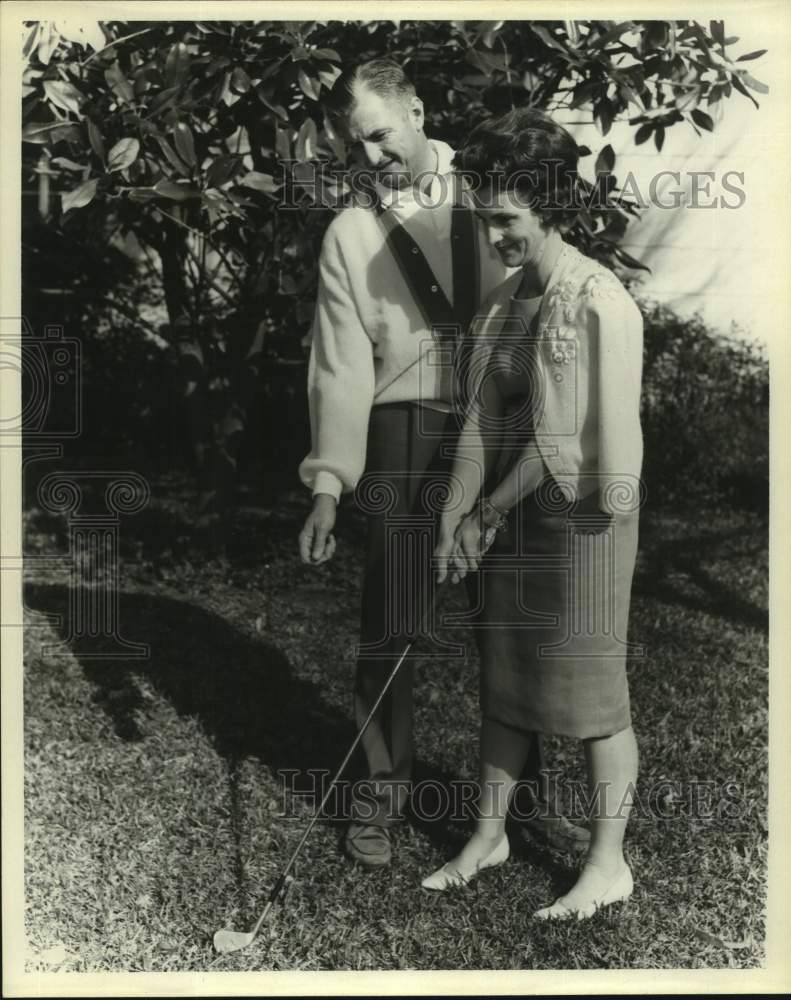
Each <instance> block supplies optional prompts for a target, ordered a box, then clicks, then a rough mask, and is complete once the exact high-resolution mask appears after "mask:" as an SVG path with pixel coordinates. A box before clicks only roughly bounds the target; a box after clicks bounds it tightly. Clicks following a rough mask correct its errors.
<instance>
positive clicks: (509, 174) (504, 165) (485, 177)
mask: <svg viewBox="0 0 791 1000" xmlns="http://www.w3.org/2000/svg"><path fill="white" fill-rule="evenodd" d="M578 160H579V149H578V147H577V143H576V142H575V140H574V138H573V137H572V135H571V134H570V133H569V132H568V131H567V130H566V129H565V128H564V127H563V126H562V125H561V124H560V123H559V122H556V121H554V120H553V119H552V118H550V116H549V115H547V114H545V113H544V112H543V111H539V110H537V109H536V108H514V109H513V110H511V111H508V112H507V113H506V114H503V115H499V116H498V117H496V118H489V119H487V120H486V121H483V122H481V123H480V124H479V125H477V126H476V127H475V128H474V129H473V130H472V132H471V133H470V134H469V136H468V137H467V139H466V140H465V141H464V142H463V143H462V144H461V147H460V148H459V150H458V152H457V153H456V156H455V157H454V160H453V166H454V167H455V168H456V169H457V170H459V171H461V172H462V173H465V174H467V175H468V176H470V177H471V178H473V177H475V178H478V182H479V183H481V182H482V183H483V185H484V186H488V187H491V189H492V191H493V192H494V193H497V192H503V191H512V192H513V193H515V194H516V195H518V196H520V200H524V198H525V197H526V198H527V200H528V201H529V202H530V207H531V208H532V209H533V211H534V212H535V213H536V215H538V216H539V218H540V219H541V221H542V222H543V223H544V224H545V225H551V226H554V227H557V228H561V229H562V228H564V227H565V226H567V225H569V224H570V223H571V222H573V221H574V219H575V218H576V216H577V210H578V207H579V206H578V204H577V196H578V191H579V189H580V186H581V184H582V182H581V180H580V177H579V174H578V172H577V163H578ZM582 186H583V187H584V185H582Z"/></svg>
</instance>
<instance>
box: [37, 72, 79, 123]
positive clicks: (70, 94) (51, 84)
mask: <svg viewBox="0 0 791 1000" xmlns="http://www.w3.org/2000/svg"><path fill="white" fill-rule="evenodd" d="M44 93H45V94H46V95H47V97H48V98H49V100H50V101H52V103H53V104H55V105H57V106H58V107H59V108H61V109H62V110H63V111H71V112H72V113H73V114H75V115H79V113H80V104H81V103H82V102H83V101H84V100H85V98H84V97H83V96H82V94H81V93H80V92H79V90H77V88H76V87H75V86H74V84H72V83H67V82H66V81H65V80H45V81H44Z"/></svg>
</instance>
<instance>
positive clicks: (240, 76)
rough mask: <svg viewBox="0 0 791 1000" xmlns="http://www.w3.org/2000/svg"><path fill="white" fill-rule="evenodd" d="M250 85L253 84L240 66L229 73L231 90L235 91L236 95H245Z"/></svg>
mask: <svg viewBox="0 0 791 1000" xmlns="http://www.w3.org/2000/svg"><path fill="white" fill-rule="evenodd" d="M252 85H253V82H252V80H251V79H250V77H249V76H248V75H247V73H245V71H244V70H243V69H242V67H241V66H237V67H236V69H235V70H234V71H233V73H231V89H232V90H235V91H236V93H237V94H246V93H247V91H248V90H249V89H250V88H251V87H252Z"/></svg>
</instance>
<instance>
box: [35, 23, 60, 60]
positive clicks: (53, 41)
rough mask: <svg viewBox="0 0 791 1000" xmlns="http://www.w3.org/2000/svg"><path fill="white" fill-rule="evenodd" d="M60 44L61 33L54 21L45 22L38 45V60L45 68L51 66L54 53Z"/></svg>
mask: <svg viewBox="0 0 791 1000" xmlns="http://www.w3.org/2000/svg"><path fill="white" fill-rule="evenodd" d="M59 43H60V32H59V31H58V29H57V28H56V27H55V25H54V23H53V22H52V21H45V22H44V26H43V28H42V31H41V40H40V41H39V43H38V52H37V55H38V58H39V61H40V62H42V63H43V64H44V65H45V66H49V61H50V59H51V58H52V53H53V52H54V51H55V49H56V48H57V47H58V44H59Z"/></svg>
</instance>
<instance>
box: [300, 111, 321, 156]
mask: <svg viewBox="0 0 791 1000" xmlns="http://www.w3.org/2000/svg"><path fill="white" fill-rule="evenodd" d="M318 141H319V135H318V130H317V128H316V123H315V122H314V121H313V119H312V118H306V119H305V121H304V122H303V123H302V125H301V126H300V129H299V132H298V133H297V143H296V150H295V155H296V158H297V160H299V161H301V162H304V161H305V160H312V159H314V158H315V156H316V146H317V144H318Z"/></svg>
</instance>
